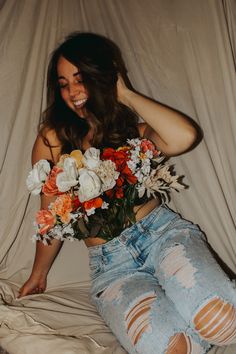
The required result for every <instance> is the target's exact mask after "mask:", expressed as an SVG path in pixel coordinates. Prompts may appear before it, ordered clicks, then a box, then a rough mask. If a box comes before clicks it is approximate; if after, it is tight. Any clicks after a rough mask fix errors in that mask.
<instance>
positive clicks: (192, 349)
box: [165, 333, 202, 354]
mask: <svg viewBox="0 0 236 354" xmlns="http://www.w3.org/2000/svg"><path fill="white" fill-rule="evenodd" d="M201 353H202V347H201V346H200V344H198V343H195V342H194V341H193V340H192V339H191V338H190V337H189V336H187V335H186V334H185V333H177V334H175V335H174V336H173V337H171V339H170V341H169V345H168V348H167V351H166V352H165V354H201Z"/></svg>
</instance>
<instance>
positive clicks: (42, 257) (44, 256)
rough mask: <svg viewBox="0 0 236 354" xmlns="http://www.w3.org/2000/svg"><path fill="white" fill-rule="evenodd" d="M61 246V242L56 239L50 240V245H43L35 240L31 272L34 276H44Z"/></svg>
mask: <svg viewBox="0 0 236 354" xmlns="http://www.w3.org/2000/svg"><path fill="white" fill-rule="evenodd" d="M61 246H62V242H61V241H59V240H56V239H54V240H52V241H51V243H50V245H44V244H43V243H42V242H40V241H37V244H36V253H35V259H34V265H33V268H32V273H31V274H32V275H34V276H35V277H41V276H44V277H46V276H47V274H48V272H49V270H50V268H51V266H52V264H53V261H54V259H55V258H56V256H57V254H58V252H59V250H60V248H61Z"/></svg>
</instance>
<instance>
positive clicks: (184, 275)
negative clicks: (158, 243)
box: [160, 244, 197, 289]
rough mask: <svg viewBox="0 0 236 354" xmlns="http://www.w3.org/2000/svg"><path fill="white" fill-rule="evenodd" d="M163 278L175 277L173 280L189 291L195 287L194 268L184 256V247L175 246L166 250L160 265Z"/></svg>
mask: <svg viewBox="0 0 236 354" xmlns="http://www.w3.org/2000/svg"><path fill="white" fill-rule="evenodd" d="M160 267H161V270H162V271H163V273H164V275H165V277H166V278H167V277H175V279H176V280H177V281H178V282H179V283H180V284H181V285H182V286H183V287H185V288H187V289H189V288H192V287H193V286H194V285H195V278H194V274H195V273H196V271H197V269H196V268H194V267H193V266H192V264H191V262H190V259H188V258H187V257H186V255H185V247H184V245H182V244H175V245H173V246H171V247H170V248H167V249H166V250H165V253H164V257H163V259H162V262H161V264H160Z"/></svg>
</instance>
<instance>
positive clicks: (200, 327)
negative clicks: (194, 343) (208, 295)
mask: <svg viewBox="0 0 236 354" xmlns="http://www.w3.org/2000/svg"><path fill="white" fill-rule="evenodd" d="M193 322H194V327H195V329H196V331H197V332H198V334H199V335H200V336H201V337H202V338H203V339H205V340H206V341H208V342H209V343H211V344H216V345H228V344H232V343H235V342H236V308H235V307H234V306H233V305H232V304H230V303H228V302H226V301H224V300H222V299H221V298H219V297H215V298H212V299H210V300H209V302H208V303H207V304H205V305H204V306H203V307H202V308H201V309H200V310H199V311H198V313H197V314H196V315H195V316H194V320H193Z"/></svg>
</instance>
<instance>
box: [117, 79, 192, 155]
mask: <svg viewBox="0 0 236 354" xmlns="http://www.w3.org/2000/svg"><path fill="white" fill-rule="evenodd" d="M117 96H118V100H119V101H120V102H122V103H123V104H125V105H127V106H129V107H130V108H131V109H133V110H134V111H135V112H136V113H137V114H138V115H139V116H140V117H142V118H143V120H144V121H145V123H141V124H140V133H141V134H140V135H141V136H142V137H146V138H148V139H150V140H152V141H153V142H154V143H155V144H156V145H157V147H158V148H159V149H160V150H161V151H162V152H163V153H164V154H166V155H168V156H174V155H178V154H181V153H183V152H185V151H187V150H188V149H189V148H190V147H191V146H192V145H193V143H194V142H195V140H196V138H197V130H196V128H195V127H194V125H193V124H192V123H191V121H190V120H189V119H188V118H187V117H185V116H184V115H183V114H181V113H179V112H177V111H176V110H174V109H172V108H169V107H167V106H165V105H163V104H160V103H158V102H155V101H153V100H152V99H149V98H147V97H144V96H142V95H141V94H139V93H137V92H134V91H132V90H130V89H128V88H127V86H126V85H125V83H124V81H123V79H122V78H121V76H119V79H118V82H117Z"/></svg>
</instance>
